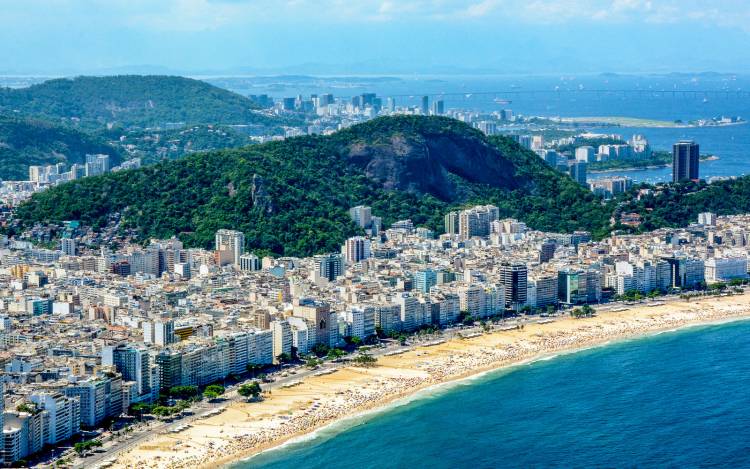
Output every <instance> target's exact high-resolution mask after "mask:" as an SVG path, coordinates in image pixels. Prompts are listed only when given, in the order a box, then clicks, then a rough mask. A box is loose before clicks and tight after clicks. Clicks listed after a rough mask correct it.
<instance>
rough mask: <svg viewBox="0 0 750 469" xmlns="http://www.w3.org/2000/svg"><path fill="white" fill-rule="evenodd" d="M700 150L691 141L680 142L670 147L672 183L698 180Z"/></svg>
mask: <svg viewBox="0 0 750 469" xmlns="http://www.w3.org/2000/svg"><path fill="white" fill-rule="evenodd" d="M699 160H700V149H699V147H698V144H697V143H695V142H694V141H692V140H682V141H679V142H677V143H675V144H674V145H673V146H672V182H680V181H687V180H693V179H698V178H699V171H698V167H699Z"/></svg>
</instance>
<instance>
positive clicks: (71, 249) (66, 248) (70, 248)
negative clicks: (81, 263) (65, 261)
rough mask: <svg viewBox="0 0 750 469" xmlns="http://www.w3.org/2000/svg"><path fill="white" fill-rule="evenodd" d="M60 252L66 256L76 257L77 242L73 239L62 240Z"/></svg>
mask: <svg viewBox="0 0 750 469" xmlns="http://www.w3.org/2000/svg"><path fill="white" fill-rule="evenodd" d="M60 251H61V252H62V253H63V254H64V255H66V256H75V255H76V240H75V239H73V238H62V239H61V240H60Z"/></svg>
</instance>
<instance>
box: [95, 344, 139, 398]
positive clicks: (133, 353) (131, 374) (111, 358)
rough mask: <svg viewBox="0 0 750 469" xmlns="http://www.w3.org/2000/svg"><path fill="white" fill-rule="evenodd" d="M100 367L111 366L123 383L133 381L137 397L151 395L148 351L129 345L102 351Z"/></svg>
mask: <svg viewBox="0 0 750 469" xmlns="http://www.w3.org/2000/svg"><path fill="white" fill-rule="evenodd" d="M102 366H111V367H114V368H115V370H117V372H118V373H120V374H122V379H123V380H125V381H135V383H136V387H137V390H138V395H139V396H143V395H145V394H150V393H151V357H150V356H149V354H148V350H147V349H145V348H138V347H134V346H130V345H124V344H121V345H118V346H106V347H104V348H103V349H102Z"/></svg>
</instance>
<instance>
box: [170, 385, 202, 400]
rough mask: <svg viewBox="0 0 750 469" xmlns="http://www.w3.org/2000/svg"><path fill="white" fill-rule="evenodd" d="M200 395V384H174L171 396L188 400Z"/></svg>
mask: <svg viewBox="0 0 750 469" xmlns="http://www.w3.org/2000/svg"><path fill="white" fill-rule="evenodd" d="M197 395H198V386H172V387H171V388H169V396H170V397H173V398H175V399H182V400H187V399H191V398H193V397H195V396H197Z"/></svg>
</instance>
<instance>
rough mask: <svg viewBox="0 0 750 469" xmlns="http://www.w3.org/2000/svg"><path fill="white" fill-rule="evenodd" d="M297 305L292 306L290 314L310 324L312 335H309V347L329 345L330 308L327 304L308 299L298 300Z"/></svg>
mask: <svg viewBox="0 0 750 469" xmlns="http://www.w3.org/2000/svg"><path fill="white" fill-rule="evenodd" d="M297 303H298V304H295V305H294V309H293V310H292V314H293V315H294V316H297V317H301V318H303V319H306V320H307V321H308V322H310V323H311V324H314V327H313V328H312V331H313V334H311V337H310V340H311V344H310V345H311V346H312V345H315V344H318V343H320V344H325V345H329V337H330V335H329V324H328V323H329V320H330V313H331V307H330V305H329V304H328V303H324V302H322V301H316V300H313V299H310V298H303V299H300V300H299V301H298V302H297Z"/></svg>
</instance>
